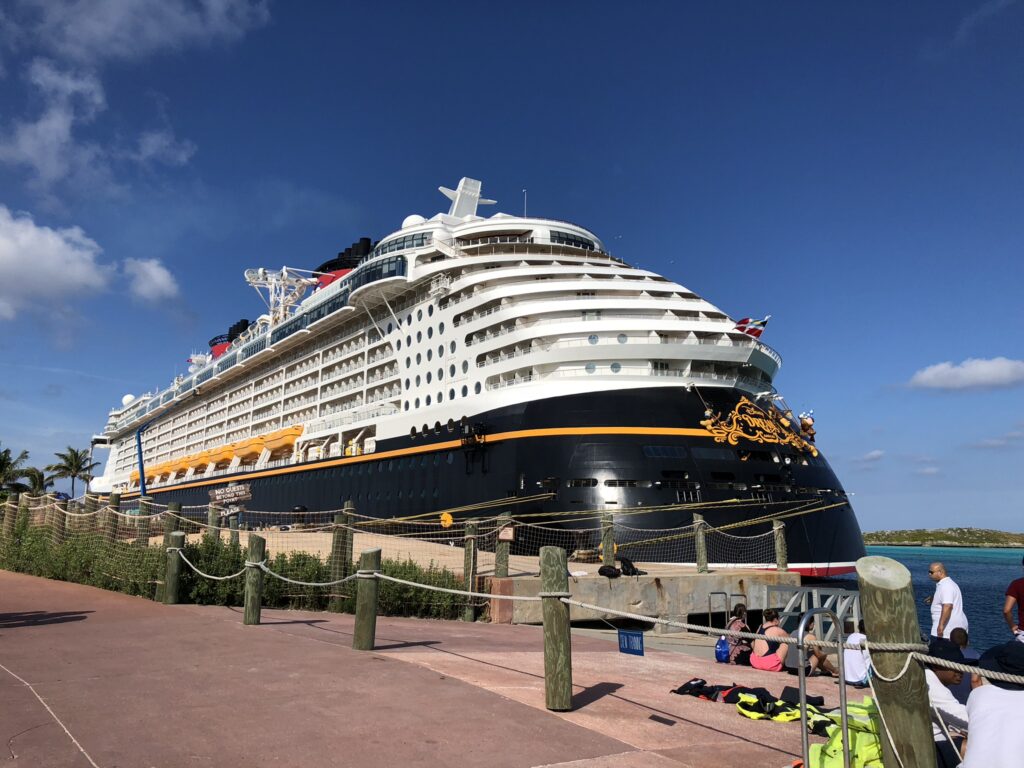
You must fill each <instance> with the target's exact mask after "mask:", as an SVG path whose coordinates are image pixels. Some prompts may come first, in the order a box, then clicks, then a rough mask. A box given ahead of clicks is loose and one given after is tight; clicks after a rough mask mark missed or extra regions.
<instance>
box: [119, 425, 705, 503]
mask: <svg viewBox="0 0 1024 768" xmlns="http://www.w3.org/2000/svg"><path fill="white" fill-rule="evenodd" d="M568 435H658V436H662V437H711V433H710V432H708V431H707V430H706V429H687V428H682V427H680V428H674V427H552V428H550V429H522V430H518V431H516V432H497V433H495V434H493V435H485V436H484V444H487V443H497V442H502V441H505V440H524V439H528V438H533V437H564V436H568ZM461 446H462V440H461V439H459V440H446V441H444V442H441V443H426V444H424V445H416V446H412V447H410V448H400V449H397V450H394V451H382V452H380V453H364V454H362V455H361V456H345V457H343V458H338V459H329V460H327V461H318V462H316V463H315V464H299V465H296V466H293V467H275V468H274V469H264V470H260V471H259V472H247V473H245V474H244V475H242V476H241V477H239V478H234V479H232V480H231V481H230V482H235V480H238V481H242V482H244V481H246V480H253V479H256V478H260V477H273V476H275V475H288V474H292V473H293V472H311V471H313V470H319V469H329V468H330V467H343V466H348V465H350V464H361V463H362V462H366V461H380V460H381V459H394V458H399V457H403V456H416V455H418V454H421V453H434V452H435V451H447V450H450V449H452V448H459V447H461ZM223 482H225V480H224V475H221V476H219V477H215V478H210V479H209V480H197V481H195V482H191V483H182V484H181V485H174V486H171V487H169V488H154V489H153V490H147V493H148V494H149V495H151V496H155V495H156V494H158V493H168V492H170V491H183V490H185V489H187V488H199V487H202V486H204V485H218V484H220V483H223ZM138 495H139V492H138V491H132V492H129V493H125V494H122V495H121V498H122V499H127V498H130V497H132V496H138Z"/></svg>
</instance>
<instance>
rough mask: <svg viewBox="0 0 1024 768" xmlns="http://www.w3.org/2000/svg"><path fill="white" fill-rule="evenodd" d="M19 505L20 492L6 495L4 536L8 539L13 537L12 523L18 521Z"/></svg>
mask: <svg viewBox="0 0 1024 768" xmlns="http://www.w3.org/2000/svg"><path fill="white" fill-rule="evenodd" d="M20 505H21V494H20V493H15V494H12V495H11V496H8V497H7V503H6V504H4V527H3V532H4V538H5V539H7V540H10V539H12V538H14V524H15V523H16V522H17V521H18V508H19V507H20Z"/></svg>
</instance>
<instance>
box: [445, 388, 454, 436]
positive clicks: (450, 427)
mask: <svg viewBox="0 0 1024 768" xmlns="http://www.w3.org/2000/svg"><path fill="white" fill-rule="evenodd" d="M454 396H455V390H454V389H453V390H452V397H454ZM447 426H448V431H449V432H454V431H455V419H448V425H447Z"/></svg>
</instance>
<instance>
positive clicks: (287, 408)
mask: <svg viewBox="0 0 1024 768" xmlns="http://www.w3.org/2000/svg"><path fill="white" fill-rule="evenodd" d="M315 402H316V397H315V396H314V397H304V398H302V399H301V400H295V401H289V402H285V404H284V413H285V414H286V415H287V414H289V413H291V412H293V411H296V410H299V409H300V408H304V407H306V406H307V405H310V404H311V403H315Z"/></svg>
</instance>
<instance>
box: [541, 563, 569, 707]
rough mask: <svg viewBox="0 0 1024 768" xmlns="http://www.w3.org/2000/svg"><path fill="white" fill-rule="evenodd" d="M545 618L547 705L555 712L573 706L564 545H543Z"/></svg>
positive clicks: (545, 698) (542, 575) (542, 601)
mask: <svg viewBox="0 0 1024 768" xmlns="http://www.w3.org/2000/svg"><path fill="white" fill-rule="evenodd" d="M540 589H541V592H540V594H541V598H542V600H541V607H542V610H543V619H544V704H545V706H546V707H547V708H548V709H550V710H552V711H553V712H568V711H569V710H571V709H572V636H571V635H570V633H569V606H568V605H566V604H565V603H563V602H562V601H561V599H560V598H561V597H563V596H564V597H568V596H569V566H568V558H567V557H566V555H565V550H564V549H562V548H561V547H541V548H540Z"/></svg>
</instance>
